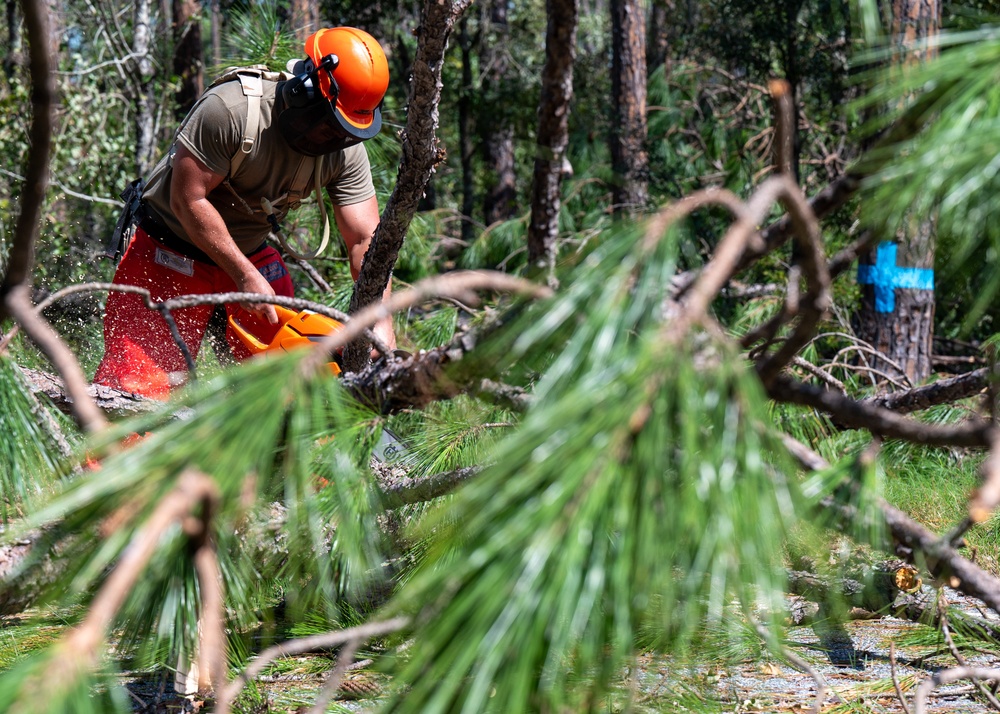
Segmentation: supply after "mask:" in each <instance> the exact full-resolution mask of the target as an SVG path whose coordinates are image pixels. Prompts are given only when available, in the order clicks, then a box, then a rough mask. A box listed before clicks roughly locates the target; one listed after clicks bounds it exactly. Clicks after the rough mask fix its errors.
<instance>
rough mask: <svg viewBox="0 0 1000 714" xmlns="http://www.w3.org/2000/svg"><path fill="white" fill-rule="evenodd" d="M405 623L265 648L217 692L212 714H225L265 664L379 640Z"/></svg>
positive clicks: (368, 626)
mask: <svg viewBox="0 0 1000 714" xmlns="http://www.w3.org/2000/svg"><path fill="white" fill-rule="evenodd" d="M408 623H409V620H408V619H407V618H405V617H396V618H393V619H391V620H385V621H383V622H370V623H368V624H365V625H359V626H358V627H351V628H349V629H346V630H338V631H336V632H328V633H326V634H322V635H312V636H311V637H302V638H299V639H296V640H289V641H288V642H282V643H281V644H277V645H273V646H271V647H268V648H267V649H266V650H264V651H263V652H261V653H260V654H259V655H257V657H256V658H255V659H254V661H253V662H252V663H251V664H250V665H249V666H248V667H247V668H246V669H245V670H244V671H243V672H242V673H241V674H240V676H239V677H237V678H236V679H234V680H233V681H232V682H230V683H229V684H227V685H226V687H225V688H223V689H222V690H221V691H220V692H219V697H218V700H217V704H216V709H215V712H216V714H229V711H230V708H231V707H232V703H233V702H234V701H235V700H236V697H237V696H239V693H240V691H241V690H242V689H243V687H244V686H246V684H247V683H248V682H251V681H253V679H254V678H255V677H256V676H257V675H258V674H260V673H261V672H262V671H264V669H266V668H267V666H268V665H270V664H271V662H273V661H274V660H276V659H278V658H280V657H291V656H293V655H297V654H305V653H306V652H313V651H315V650H320V649H328V648H330V647H337V646H338V645H343V644H346V643H348V642H358V641H361V642H363V641H365V640H368V639H371V638H372V637H382V636H384V635H390V634H392V633H394V632H398V631H399V630H401V629H403V628H404V627H405V626H406V625H407V624H408Z"/></svg>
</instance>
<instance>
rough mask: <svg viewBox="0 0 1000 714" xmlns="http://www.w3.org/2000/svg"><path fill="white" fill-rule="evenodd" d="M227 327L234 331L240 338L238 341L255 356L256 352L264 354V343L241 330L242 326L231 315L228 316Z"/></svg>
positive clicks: (265, 348) (265, 345) (266, 346)
mask: <svg viewBox="0 0 1000 714" xmlns="http://www.w3.org/2000/svg"><path fill="white" fill-rule="evenodd" d="M229 326H230V327H231V328H233V329H234V330H235V331H236V334H238V335H239V336H240V339H242V340H243V342H244V343H245V344H246V345H247V347H249V348H250V349H251V350H252V351H253V352H254V353H255V354H256V353H258V352H264V351H265V350H267V348H268V345H267V344H265V343H264V342H261V341H260V340H258V339H257V338H256V337H255V336H254V335H253V334H251V333H250V332H248V331H247V330H245V329H244V328H243V326H242V325H241V324H240V323H239V322H237V321H236V318H235V317H234V316H232V315H230V316H229Z"/></svg>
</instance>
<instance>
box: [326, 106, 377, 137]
mask: <svg viewBox="0 0 1000 714" xmlns="http://www.w3.org/2000/svg"><path fill="white" fill-rule="evenodd" d="M333 116H334V117H335V118H336V120H337V123H338V124H339V125H340V128H341V129H343V130H344V131H345V132H346V133H347V134H349V135H351V136H353V137H354V138H356V139H358V140H359V141H367V140H368V139H371V138H372V137H374V136H375V135H376V134H378V133H379V132H380V131H381V130H382V110H381V108H380V107H375V109H374V110H373V111H372V119H371V121H370V122H368V123H367V124H359V123H358V122H355V121H351V120H350V119H349V118H348V117H347V115H346V114H344V112H342V111H341V110H340V107H336V108H334V111H333Z"/></svg>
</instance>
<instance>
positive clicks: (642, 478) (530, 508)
mask: <svg viewBox="0 0 1000 714" xmlns="http://www.w3.org/2000/svg"><path fill="white" fill-rule="evenodd" d="M636 238H637V235H636V233H635V232H626V231H624V230H619V231H609V232H608V234H607V235H606V236H605V240H604V241H602V242H601V247H600V248H598V249H597V250H596V251H595V253H593V254H591V255H590V256H588V257H587V258H586V259H585V260H584V261H583V264H582V265H581V266H580V268H579V269H578V270H577V272H576V273H574V274H573V275H572V277H571V278H570V279H567V280H566V283H565V284H566V285H567V289H566V291H565V292H564V293H562V294H560V295H559V296H558V297H556V298H554V299H553V301H552V302H551V303H550V304H547V305H544V306H541V307H539V308H537V311H536V310H535V309H531V310H528V312H527V314H526V315H525V317H524V319H523V320H521V321H519V322H518V323H516V324H515V325H514V326H512V327H511V329H510V330H509V331H508V333H507V336H506V337H505V338H501V339H500V341H499V343H498V344H497V345H496V346H495V348H496V350H497V352H498V353H501V354H504V355H506V357H505V359H504V360H503V364H506V365H510V366H513V364H514V363H518V364H522V363H523V362H528V363H531V362H533V361H534V359H535V356H536V355H539V354H544V353H545V352H546V351H547V350H548V349H550V346H551V345H552V344H553V342H555V341H557V340H558V341H560V342H561V344H562V345H563V347H562V349H561V352H560V353H559V356H558V357H557V358H556V360H555V361H554V362H553V363H552V364H551V365H550V366H548V368H547V369H546V371H545V374H544V375H543V376H542V378H541V379H540V380H539V381H538V383H537V384H536V385H535V394H536V395H537V398H538V400H539V401H538V404H537V405H536V406H535V407H534V408H533V409H532V410H531V411H530V412H529V413H528V414H527V415H526V416H525V418H524V419H523V421H522V422H521V424H520V426H519V427H518V428H517V429H516V430H514V431H512V432H511V434H510V436H509V437H508V438H506V439H504V440H503V441H502V442H501V443H500V444H499V445H498V447H497V453H496V457H495V461H494V463H493V464H492V465H491V466H490V467H489V468H488V469H487V470H486V471H485V472H484V473H483V474H482V475H481V477H480V478H478V479H476V480H475V481H474V482H472V483H470V484H469V485H468V486H466V487H465V488H464V489H463V490H462V491H460V492H459V493H458V494H457V495H456V497H455V499H454V503H453V505H452V507H451V508H449V509H448V511H447V513H446V514H442V515H441V516H440V517H438V518H434V519H432V520H431V521H430V522H429V523H427V524H425V525H424V526H423V528H421V529H420V532H421V533H430V532H434V534H435V541H436V544H435V545H433V546H432V547H431V550H430V552H429V554H428V557H427V560H426V562H425V563H424V564H423V565H422V567H421V568H420V570H419V571H418V572H417V574H416V575H415V576H414V578H413V579H412V580H411V581H410V582H408V583H407V584H406V585H405V586H404V587H403V589H402V590H401V591H400V593H399V595H398V598H397V600H396V605H395V607H396V608H397V609H400V610H403V611H407V612H411V611H412V612H414V615H415V617H414V621H415V622H416V623H417V624H416V626H415V628H414V631H413V632H411V633H409V634H411V635H412V637H413V644H412V646H411V647H409V648H407V650H406V652H405V654H404V655H401V661H400V663H399V679H398V683H399V684H400V686H401V693H400V695H399V696H398V697H397V698H394V699H393V700H392V701H391V703H390V704H389V705H388V710H389V711H421V712H432V711H451V710H459V709H463V710H466V711H525V710H531V709H551V710H560V709H563V708H567V707H568V708H570V709H573V710H583V709H588V708H592V707H593V706H595V703H596V702H597V701H599V700H600V698H601V696H602V693H604V692H606V691H607V688H608V687H609V686H610V683H611V681H612V679H613V678H614V677H615V676H617V672H618V671H619V669H620V668H621V667H622V666H624V665H625V664H626V663H627V662H628V661H629V660H630V658H631V657H632V656H634V654H635V644H634V638H635V636H636V633H637V632H638V631H639V629H640V628H643V627H647V626H648V630H645V631H656V632H659V633H660V638H659V641H657V642H656V643H655V644H656V646H657V647H659V648H671V649H674V650H683V649H684V648H686V647H687V646H689V645H690V643H691V641H692V638H693V637H694V634H695V632H696V631H697V629H698V628H699V626H700V624H701V623H703V622H705V621H708V622H711V623H714V624H716V625H717V626H718V627H720V628H722V629H725V628H726V627H727V623H730V622H734V620H732V619H731V617H732V616H733V614H734V613H733V611H732V610H731V603H732V600H731V598H733V597H735V598H736V599H737V601H739V602H742V603H743V604H744V605H746V606H751V605H754V604H761V605H764V604H765V603H766V604H767V605H768V607H767V608H766V609H767V610H768V611H775V608H776V605H777V601H776V600H775V599H774V598H775V597H778V594H779V593H780V592H781V584H780V583H781V579H782V578H781V574H780V568H779V561H780V551H781V547H780V543H781V542H782V540H783V538H784V536H785V535H786V527H787V524H788V523H790V522H791V521H794V519H795V511H794V504H795V503H796V502H797V501H798V500H799V497H798V496H797V495H796V490H797V489H796V487H795V485H794V483H793V482H790V481H787V480H784V479H781V478H775V474H774V473H773V472H772V471H771V470H770V469H769V468H768V467H767V465H766V464H767V463H768V461H769V460H770V459H771V458H772V457H773V453H774V451H773V448H774V445H773V444H771V442H770V439H769V437H768V436H767V433H766V430H765V429H763V428H762V427H763V425H764V424H766V423H767V415H766V413H765V411H764V400H763V399H762V398H761V396H760V395H759V393H758V391H757V390H758V386H756V384H755V382H754V380H753V379H752V378H751V376H750V375H749V374H747V373H746V372H745V371H744V368H743V367H742V366H741V365H740V363H739V361H737V360H734V359H732V356H731V355H729V354H728V353H727V351H726V350H725V349H724V348H723V347H722V346H721V345H716V344H714V343H713V342H712V341H711V340H710V339H709V338H708V337H707V336H699V337H698V339H695V340H692V341H691V342H680V343H674V342H672V341H669V340H666V339H665V336H664V334H663V333H662V328H661V327H660V326H659V323H658V321H657V320H655V319H654V317H653V316H654V315H655V310H656V307H657V306H658V305H659V304H660V301H661V300H662V299H663V290H664V286H666V285H667V284H668V282H667V280H665V279H664V278H665V276H666V275H668V274H669V273H670V272H671V270H672V267H673V265H674V262H673V256H674V255H675V251H674V250H673V245H672V244H670V241H666V243H668V244H669V245H668V246H665V247H663V248H661V249H660V250H658V251H657V252H656V254H655V255H652V254H642V253H641V252H640V251H638V250H635V240H636ZM693 345H697V347H694V346H693ZM695 375H697V377H695ZM695 382H698V383H699V384H698V386H697V387H695V386H693V385H694V383H695ZM737 474H738V475H739V476H738V477H737ZM456 543H457V544H459V545H457V546H456V545H455V544H456ZM446 544H447V545H446ZM456 547H457V551H456V550H455V548H456ZM751 563H752V564H753V566H752V567H750V564H751ZM404 692H405V693H404Z"/></svg>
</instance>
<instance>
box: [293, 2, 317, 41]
mask: <svg viewBox="0 0 1000 714" xmlns="http://www.w3.org/2000/svg"><path fill="white" fill-rule="evenodd" d="M291 15H292V32H294V33H295V37H296V38H298V39H299V40H301V41H302V42H305V41H306V38H307V37H309V35H311V34H312V33H314V32H316V30H318V29H319V3H318V2H317V1H316V0H292V2H291Z"/></svg>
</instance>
